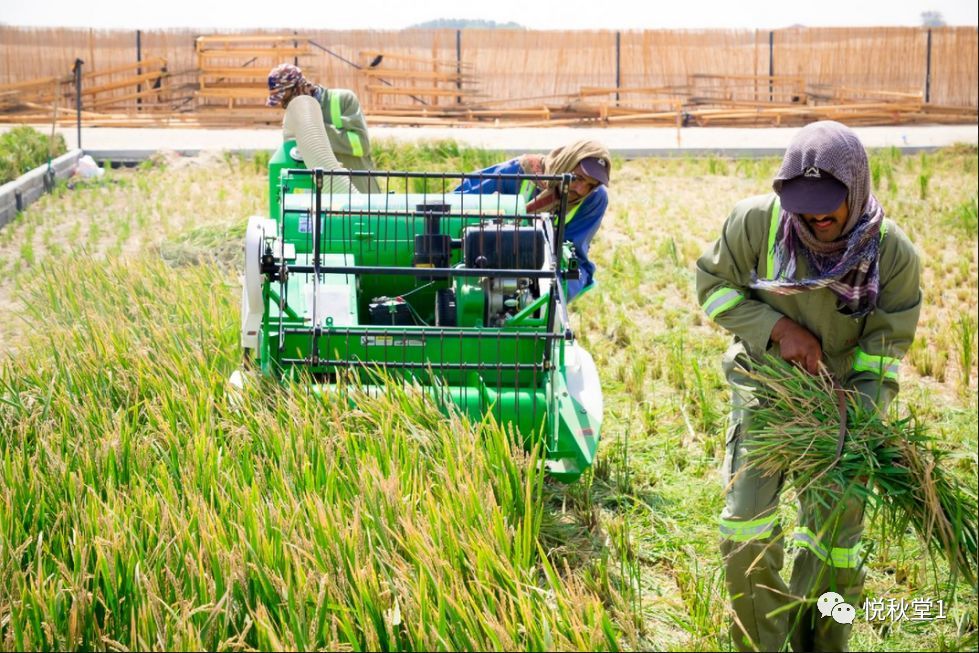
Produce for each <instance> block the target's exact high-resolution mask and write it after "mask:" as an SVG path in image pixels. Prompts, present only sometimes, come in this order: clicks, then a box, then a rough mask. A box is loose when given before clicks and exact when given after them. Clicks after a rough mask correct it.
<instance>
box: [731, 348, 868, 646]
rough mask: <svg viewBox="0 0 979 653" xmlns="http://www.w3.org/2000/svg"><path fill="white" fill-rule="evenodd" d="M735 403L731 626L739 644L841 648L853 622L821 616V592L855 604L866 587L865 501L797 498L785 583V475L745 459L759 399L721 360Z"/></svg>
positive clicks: (745, 380) (808, 495) (744, 379)
mask: <svg viewBox="0 0 979 653" xmlns="http://www.w3.org/2000/svg"><path fill="white" fill-rule="evenodd" d="M725 368H726V372H727V377H728V380H729V382H730V383H731V390H732V401H733V410H732V414H731V424H730V428H729V430H728V433H727V451H726V455H725V460H724V483H725V505H724V510H723V512H722V513H721V519H720V529H721V552H722V554H723V556H724V564H725V568H726V572H727V587H728V591H729V592H730V594H731V600H732V605H733V608H734V614H735V619H734V624H733V625H732V629H731V633H732V638H733V641H734V645H735V647H736V648H737V649H738V650H742V651H751V650H760V651H782V650H785V649H786V648H787V647H788V646H789V645H791V648H792V650H794V651H844V650H846V649H847V640H848V639H849V636H850V629H851V626H850V625H849V624H839V623H837V622H836V621H835V620H834V619H833V618H832V616H831V615H830V616H823V615H821V614H820V612H819V611H818V609H817V607H816V599H818V598H819V596H820V595H821V594H823V593H824V592H828V591H833V592H836V593H838V594H840V595H841V596H843V598H844V601H846V602H848V603H850V605H853V606H856V605H857V604H858V601H859V600H860V594H861V591H862V589H863V580H864V569H863V562H862V559H861V555H860V536H861V534H862V532H863V511H864V504H863V501H862V500H861V499H859V498H857V497H854V498H852V499H846V500H844V501H843V502H842V503H838V504H836V505H833V506H827V505H825V503H826V502H825V501H823V502H820V501H818V500H817V499H816V495H815V494H814V493H810V492H806V493H803V494H802V496H801V497H800V507H799V520H798V522H799V524H798V528H796V530H795V532H794V533H793V534H792V538H791V539H792V542H793V544H794V545H795V547H796V548H797V549H798V551H797V552H796V556H795V561H794V564H793V566H792V576H791V580H790V582H789V584H788V586H786V583H785V581H784V580H783V579H782V577H781V575H780V573H779V572H780V571H781V570H782V565H783V561H784V552H783V533H782V530H781V528H780V526H779V524H778V514H777V513H778V502H779V495H780V493H781V490H782V485H783V480H784V478H783V477H778V476H764V475H762V474H761V473H760V472H758V471H756V470H753V469H751V468H748V467H746V466H745V457H746V455H747V453H748V451H749V450H750V447H751V409H752V407H753V406H757V399H756V398H755V397H754V393H753V392H752V387H751V384H752V381H751V380H750V379H748V378H747V377H745V376H744V375H743V372H740V371H739V370H738V367H737V366H735V365H734V361H725Z"/></svg>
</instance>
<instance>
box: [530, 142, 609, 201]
mask: <svg viewBox="0 0 979 653" xmlns="http://www.w3.org/2000/svg"><path fill="white" fill-rule="evenodd" d="M589 157H594V158H596V159H603V160H604V161H605V162H606V166H607V167H608V171H609V178H610V179H611V177H612V157H611V156H610V155H609V151H608V148H607V147H605V146H604V145H602V144H601V143H599V142H598V141H592V140H587V139H586V140H580V141H575V142H573V143H569V144H567V145H562V146H561V147H558V148H555V149H553V150H551V151H550V152H549V153H548V154H546V155H544V156H543V157H542V156H540V155H539V154H525V155H523V156H522V157H520V159H519V161H520V169H521V170H522V171H523V172H524V173H525V174H529V175H563V174H565V173H567V172H572V171H574V169H575V168H577V167H578V164H579V163H581V160H582V159H587V158H589ZM538 185H539V186H545V185H544V183H543V182H541V183H539V184H538ZM556 187H557V182H549V183H548V184H546V186H545V187H544V188H543V190H542V191H541V193H540V194H539V195H538V196H537V197H535V198H534V200H533V202H531V204H530V205H528V206H527V210H528V211H531V212H532V213H538V212H541V211H553V210H554V209H555V208H556V207H557V205H558V204H559V198H558V197H557V192H556ZM583 200H584V198H581V199H579V200H578V201H577V202H576V204H579V203H581V202H582V201H583ZM569 208H570V207H569Z"/></svg>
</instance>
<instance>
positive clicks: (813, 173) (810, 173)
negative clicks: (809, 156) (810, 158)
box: [802, 166, 822, 179]
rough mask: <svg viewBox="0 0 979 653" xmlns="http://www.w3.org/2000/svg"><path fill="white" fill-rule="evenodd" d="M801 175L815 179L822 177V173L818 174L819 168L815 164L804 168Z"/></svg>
mask: <svg viewBox="0 0 979 653" xmlns="http://www.w3.org/2000/svg"><path fill="white" fill-rule="evenodd" d="M802 176H803V177H815V178H816V179H820V178H821V177H822V175H820V174H819V168H817V167H816V166H809V167H808V168H806V171H805V172H803V173H802Z"/></svg>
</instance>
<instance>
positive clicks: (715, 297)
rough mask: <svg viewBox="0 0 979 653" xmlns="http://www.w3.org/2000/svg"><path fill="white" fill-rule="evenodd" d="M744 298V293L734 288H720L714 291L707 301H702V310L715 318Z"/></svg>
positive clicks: (711, 317)
mask: <svg viewBox="0 0 979 653" xmlns="http://www.w3.org/2000/svg"><path fill="white" fill-rule="evenodd" d="M743 300H744V295H742V294H741V292H740V291H738V290H735V289H734V288H720V289H718V290H715V291H714V294H712V295H711V296H710V297H708V298H707V301H706V302H704V306H703V309H704V312H705V313H707V317H709V318H710V319H712V320H713V319H714V318H716V317H717V316H718V315H720V314H721V313H723V312H724V311H728V310H730V309H732V308H734V307H735V306H737V305H738V304H740V303H741V302H742V301H743Z"/></svg>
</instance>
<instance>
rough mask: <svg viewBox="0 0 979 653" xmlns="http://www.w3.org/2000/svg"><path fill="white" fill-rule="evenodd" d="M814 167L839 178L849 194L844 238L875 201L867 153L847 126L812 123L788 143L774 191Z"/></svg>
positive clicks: (777, 191) (828, 122) (833, 123)
mask: <svg viewBox="0 0 979 653" xmlns="http://www.w3.org/2000/svg"><path fill="white" fill-rule="evenodd" d="M813 166H815V167H816V168H819V169H820V170H825V171H826V172H828V173H830V174H831V175H833V176H834V177H836V178H837V179H838V180H839V181H841V182H842V183H843V185H844V186H846V187H847V189H848V190H849V191H850V192H849V195H848V196H847V208H849V209H850V215H849V218H848V219H847V221H846V225H844V227H843V234H842V235H844V236H845V235H847V234H848V233H850V232H851V231H853V227H854V226H856V224H857V221H858V220H859V219H860V217H861V216H863V214H864V213H867V212H868V208H869V207H868V204H869V203H870V198H871V197H872V195H871V192H870V164H869V162H868V161H867V151H866V150H865V149H864V148H863V144H862V143H861V142H860V139H859V138H857V135H856V134H855V133H854V132H853V130H852V129H850V128H849V127H847V126H846V125H843V124H841V123H838V122H834V121H832V120H823V121H821V122H814V123H811V124H809V125H806V126H805V127H803V128H802V129H800V130H799V133H798V134H796V136H795V138H793V139H792V142H791V143H789V147H788V148H787V149H786V150H785V156H784V157H783V159H782V167H781V168H779V170H778V174H777V175H775V180H774V181H773V182H772V188H773V189H774V190H775V192H776V193H779V192H781V190H782V182H785V181H788V180H789V179H793V178H794V177H798V176H799V175H801V174H803V173H804V172H805V171H806V170H807V169H809V168H811V167H813Z"/></svg>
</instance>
